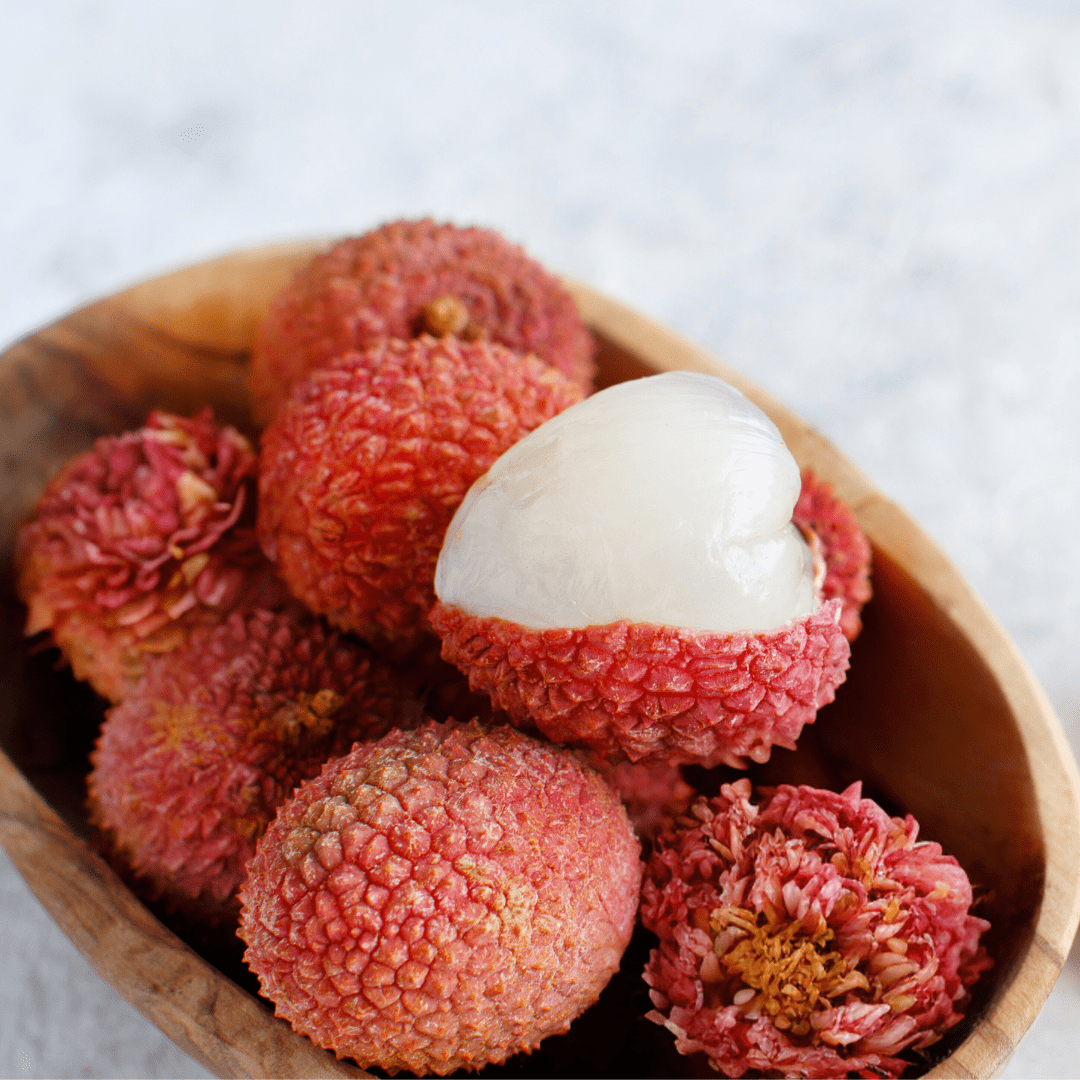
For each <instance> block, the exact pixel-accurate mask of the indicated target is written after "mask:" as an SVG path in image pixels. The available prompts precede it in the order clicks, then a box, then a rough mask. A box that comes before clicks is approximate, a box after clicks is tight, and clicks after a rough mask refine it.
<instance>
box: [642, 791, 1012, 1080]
mask: <svg viewBox="0 0 1080 1080" xmlns="http://www.w3.org/2000/svg"><path fill="white" fill-rule="evenodd" d="M752 795H753V792H752V789H751V786H750V782H749V780H746V779H743V780H739V781H737V782H736V783H734V784H730V785H725V786H724V787H723V788H721V791H720V794H719V795H717V796H716V797H715V798H713V799H705V798H699V799H698V800H697V802H695V803H694V805H693V806H692V807H691V810H690V813H688V814H686V815H685V816H684V817H683V818H681V819H680V820H679V821H678V823H677V824H676V825H675V826H674V827H673V828H672V829H670V830H668V831H665V832H664V833H663V834H661V836H660V837H658V838H657V840H656V844H655V847H654V850H653V855H652V858H651V859H650V861H649V864H648V867H647V870H646V874H645V880H644V883H643V886H642V903H641V916H642V921H643V923H644V924H645V927H646V928H647V929H649V930H651V931H652V932H653V933H655V934H656V935H657V937H658V938H659V939H660V943H659V947H658V948H656V949H654V950H653V952H652V955H651V957H650V959H649V963H648V965H647V967H646V969H645V981H646V982H647V983H648V984H649V986H650V987H652V990H651V995H650V996H651V997H652V1001H653V1004H654V1005H655V1007H656V1009H655V1011H654V1012H652V1013H650V1014H649V1019H651V1020H654V1021H655V1022H656V1023H658V1024H663V1026H664V1027H666V1028H667V1029H668V1030H669V1031H670V1032H672V1033H673V1034H674V1035H675V1037H676V1045H677V1047H678V1049H679V1050H680V1052H681V1053H684V1054H693V1053H696V1052H704V1053H705V1054H707V1055H708V1057H709V1060H710V1063H711V1065H712V1067H713V1068H714V1069H715V1070H717V1071H719V1072H721V1073H723V1074H724V1075H725V1076H731V1077H737V1076H745V1075H746V1074H747V1072H750V1071H753V1072H758V1073H760V1074H762V1075H767V1076H802V1077H831V1076H851V1075H858V1076H894V1077H895V1076H900V1075H901V1074H902V1073H903V1072H904V1070H905V1069H906V1068H907V1067H908V1065H909V1064H910V1063H909V1062H908V1061H905V1060H904V1059H903V1058H901V1057H900V1056H899V1055H900V1054H901V1053H902V1052H903V1051H904V1050H906V1049H908V1048H912V1049H922V1048H924V1047H927V1046H930V1045H931V1044H933V1043H935V1042H937V1040H938V1039H940V1037H941V1035H942V1033H943V1032H945V1031H947V1030H948V1029H949V1028H951V1027H953V1026H954V1025H955V1024H957V1023H958V1022H959V1021H960V1020H961V1018H962V1016H963V1012H964V1009H965V1007H966V1005H967V1002H968V1000H969V996H970V995H969V991H970V988H971V986H972V985H973V984H974V983H975V981H976V980H977V979H978V977H979V975H980V974H981V973H982V972H983V971H985V970H986V969H987V968H988V967H990V966H991V961H990V959H989V957H988V956H987V953H986V949H985V948H983V947H982V946H981V945H980V943H979V938H980V936H981V935H982V934H983V933H984V932H985V931H986V930H987V929H988V928H989V925H990V924H989V923H988V922H986V920H985V919H980V918H978V917H977V916H974V915H972V914H971V906H972V888H971V883H970V881H969V880H968V876H967V874H966V873H965V872H964V870H963V868H962V867H961V866H960V865H959V863H958V862H957V861H956V859H954V858H953V857H952V856H950V855H945V854H943V853H942V850H941V847H940V846H939V845H938V844H935V843H928V842H924V841H918V839H917V837H918V833H919V825H918V822H916V820H915V819H914V818H913V817H912V816H911V815H910V814H909V815H908V816H907V817H905V818H893V817H890V816H889V815H888V814H886V813H885V811H884V810H882V809H881V807H880V806H878V805H877V803H875V802H873V801H872V800H870V799H864V798H862V789H861V785H860V784H858V783H855V784H852V785H851V786H850V787H849V788H848V789H847V790H846V791H844V792H843V793H842V794H836V793H834V792H831V791H824V790H821V789H819V788H813V787H807V786H799V787H793V786H789V785H784V786H782V787H779V788H777V789H775V790H774V791H768V792H763V793H762V794H761V797H760V799H759V800H758V801H756V803H755V802H752V801H751V798H752Z"/></svg>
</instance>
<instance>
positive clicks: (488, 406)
mask: <svg viewBox="0 0 1080 1080" xmlns="http://www.w3.org/2000/svg"><path fill="white" fill-rule="evenodd" d="M580 398H581V392H580V390H578V389H577V387H575V386H574V385H573V384H572V383H570V382H569V381H568V380H567V379H566V377H565V376H563V375H562V374H561V373H560V372H559V371H557V370H555V369H554V368H552V367H550V366H549V365H547V364H544V363H542V362H541V361H539V360H537V359H536V358H535V357H532V356H517V355H515V354H513V353H511V352H510V351H509V350H508V349H506V348H504V347H503V346H501V345H496V344H493V343H491V342H485V341H475V342H465V341H460V340H458V339H456V338H444V339H442V340H436V339H435V338H432V337H426V336H425V337H421V338H418V339H416V340H415V341H397V340H386V341H383V342H381V343H380V344H378V345H375V346H373V347H372V348H371V349H369V350H368V351H367V352H366V353H351V354H348V355H346V356H345V357H342V358H339V359H338V360H336V361H334V363H333V364H332V365H331V366H329V367H326V368H321V369H319V370H318V371H314V372H312V374H311V376H310V377H309V378H308V379H307V380H306V381H304V382H303V383H300V384H298V385H297V386H296V387H295V389H294V392H293V394H292V395H291V396H290V398H289V400H288V401H287V402H286V404H285V405H284V406H283V407H282V408H281V410H280V411H279V413H278V415H277V417H276V418H275V420H274V422H273V423H272V424H271V425H270V427H269V428H267V430H266V432H265V433H264V436H263V442H262V461H261V473H260V505H259V536H260V539H261V541H262V544H263V548H264V550H265V551H266V553H267V555H268V556H269V557H270V558H271V559H272V560H273V561H274V562H275V563H276V564H277V567H278V570H279V572H280V573H281V576H282V577H283V578H284V580H285V581H286V583H287V584H288V586H289V588H290V589H291V590H292V591H293V593H294V594H295V595H296V596H297V597H298V598H299V599H301V600H303V601H304V603H305V604H307V606H308V607H310V608H311V609H312V610H313V611H315V612H318V613H320V614H323V615H325V616H326V617H327V619H329V621H330V622H331V623H333V624H334V625H336V626H339V627H341V628H342V629H345V630H353V631H355V632H356V633H358V634H360V635H361V636H362V637H364V638H366V639H368V640H372V641H378V642H380V643H382V642H390V643H395V644H397V645H400V646H408V645H410V644H414V643H416V642H417V641H418V640H419V639H420V637H421V636H422V635H423V634H424V633H425V632H428V626H427V621H426V616H427V612H428V609H429V608H430V607H431V605H432V603H433V602H434V600H435V594H434V591H433V589H432V580H433V579H434V576H435V563H436V561H437V559H438V556H439V549H440V547H441V546H442V541H443V535H444V533H445V532H446V527H447V525H448V524H449V523H450V519H451V517H452V516H453V513H454V511H455V510H456V509H457V507H458V504H459V503H460V502H461V500H462V499H463V498H464V497H465V493H466V491H468V489H469V486H470V485H471V484H472V482H473V481H474V480H475V479H476V478H477V477H478V476H480V475H481V474H482V473H483V472H484V471H485V470H486V469H487V468H488V467H489V466H490V465H491V464H492V463H493V462H494V461H495V459H496V458H497V457H498V456H499V455H500V454H501V453H502V452H503V451H504V450H506V449H507V448H508V447H510V446H512V445H513V444H514V443H515V442H517V440H518V439H520V438H521V437H522V436H523V435H525V434H526V433H527V432H529V431H531V430H532V429H533V428H535V427H536V426H537V425H538V424H540V423H542V422H543V421H544V420H547V419H549V418H550V417H552V416H554V415H555V414H556V413H557V412H559V411H560V410H561V409H563V408H565V407H566V406H568V405H570V404H572V403H574V402H575V401H578V400H580Z"/></svg>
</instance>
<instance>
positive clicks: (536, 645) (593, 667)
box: [431, 600, 849, 768]
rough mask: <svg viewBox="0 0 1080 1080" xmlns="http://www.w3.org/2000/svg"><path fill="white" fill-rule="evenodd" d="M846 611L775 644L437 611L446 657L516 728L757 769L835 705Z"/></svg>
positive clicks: (655, 759)
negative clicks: (535, 624)
mask: <svg viewBox="0 0 1080 1080" xmlns="http://www.w3.org/2000/svg"><path fill="white" fill-rule="evenodd" d="M839 615H840V601H839V600H830V601H827V602H826V603H824V604H822V605H821V607H820V608H819V609H818V611H816V612H815V613H814V614H812V615H808V616H806V617H805V618H803V619H800V620H797V621H794V622H792V623H790V624H787V625H785V626H782V627H781V628H780V629H779V630H776V631H775V632H773V633H745V634H708V633H702V632H700V631H696V630H686V629H680V628H678V627H672V626H655V625H650V624H648V623H627V622H622V623H613V624H609V625H607V626H591V627H585V628H583V629H573V630H571V629H566V630H533V629H530V628H528V627H523V626H520V625H518V624H517V623H511V622H508V621H506V620H504V619H494V618H480V617H476V616H470V615H468V614H466V613H465V612H463V611H461V610H460V609H458V608H454V607H447V606H445V605H443V604H436V605H435V608H434V609H433V611H432V613H431V622H432V625H433V626H434V627H435V629H436V630H437V631H438V632H439V634H440V635H441V636H442V639H443V656H444V658H445V659H447V660H449V661H450V662H451V663H453V664H455V665H456V666H457V667H458V668H460V669H461V670H462V671H465V672H467V673H468V676H469V685H470V686H471V687H472V689H473V690H474V691H483V692H486V693H487V694H489V695H490V697H491V700H492V703H493V704H494V705H495V707H496V708H498V709H501V710H502V711H503V712H505V713H506V714H507V716H508V717H509V718H510V720H511V722H512V723H515V724H531V723H535V724H536V726H537V727H538V728H539V729H540V730H541V731H542V732H543V733H544V734H545V735H546V736H547V737H548V738H549V739H554V740H555V741H556V742H565V743H569V744H572V745H579V746H585V747H588V748H589V749H590V750H593V751H595V752H596V753H597V754H599V755H600V756H601V757H603V758H606V759H608V760H611V761H620V760H627V761H631V762H637V763H642V764H646V765H663V764H673V763H677V762H682V763H686V764H698V765H704V766H706V767H712V766H714V765H718V764H726V765H730V766H732V767H734V768H745V767H746V759H747V758H749V759H751V760H752V761H758V762H763V761H768V759H769V757H770V755H771V753H772V748H773V747H774V746H782V747H785V748H787V749H789V750H792V749H794V748H795V741H796V739H798V737H799V734H800V732H801V731H802V729H803V727H804V726H805V725H806V724H808V723H813V721H814V719H815V718H816V716H817V712H818V710H819V709H820V708H821V707H822V706H823V705H826V704H828V703H829V702H830V701H832V700H834V698H835V696H836V687H837V686H838V685H839V684H840V683H841V682H843V680H844V678H845V675H846V672H847V668H848V657H849V647H848V642H847V639H846V638H845V637H844V633H843V630H842V629H841V628H840V624H839V621H838V620H839Z"/></svg>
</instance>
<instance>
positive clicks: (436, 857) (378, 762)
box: [239, 723, 641, 1075]
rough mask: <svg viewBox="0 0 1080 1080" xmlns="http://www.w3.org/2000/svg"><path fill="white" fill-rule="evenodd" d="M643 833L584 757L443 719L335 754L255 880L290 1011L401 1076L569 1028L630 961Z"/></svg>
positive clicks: (269, 981)
mask: <svg viewBox="0 0 1080 1080" xmlns="http://www.w3.org/2000/svg"><path fill="white" fill-rule="evenodd" d="M640 876H641V866H640V862H639V847H638V843H637V841H636V840H635V838H634V835H633V832H632V830H631V829H630V825H629V823H628V822H627V819H626V814H625V812H624V810H623V808H622V806H621V805H620V804H619V801H618V799H617V798H616V797H615V795H614V794H613V793H612V792H611V791H610V789H609V788H608V787H607V785H606V784H605V783H604V782H603V780H601V778H600V777H599V776H598V775H597V774H596V773H595V772H594V771H593V770H591V769H589V768H587V767H586V766H584V765H583V764H582V763H581V762H580V761H579V760H578V759H577V758H576V757H575V756H574V755H573V754H571V753H569V752H567V751H565V750H561V749H559V748H558V747H554V746H552V745H551V744H550V743H542V742H539V741H537V740H534V739H531V738H529V737H527V736H525V735H523V734H521V733H520V732H518V731H515V730H514V729H512V728H509V727H501V728H495V729H491V730H487V729H485V728H484V727H482V726H480V725H477V724H475V723H471V724H468V725H460V724H453V723H448V724H443V725H440V724H429V725H426V726H424V727H423V728H420V729H418V730H415V731H410V732H400V731H395V732H391V733H389V734H388V735H387V736H385V737H384V738H383V739H381V740H380V741H379V742H377V743H374V744H366V745H360V746H357V747H356V748H354V750H353V751H352V753H350V754H349V755H348V756H347V757H345V758H342V759H341V760H338V761H334V762H332V763H330V764H329V765H327V766H326V768H325V769H324V770H323V772H322V775H321V776H320V777H319V778H318V779H317V780H313V781H311V782H309V783H307V784H305V785H304V786H303V787H302V788H301V790H300V791H299V792H298V794H297V796H296V797H295V798H294V799H293V800H291V801H290V802H289V803H287V804H286V805H285V806H284V807H283V808H282V809H281V811H280V812H279V814H278V816H277V818H276V819H275V821H274V823H273V824H272V825H271V826H270V828H269V829H268V830H267V832H266V835H265V836H264V837H263V839H262V840H261V841H260V843H259V846H258V850H257V852H256V854H255V858H254V859H253V860H252V862H251V867H250V874H249V877H248V880H247V882H246V883H245V884H244V885H243V886H242V888H241V890H240V898H241V901H242V903H243V910H242V912H241V917H240V931H239V933H240V936H241V937H242V938H243V939H244V940H245V941H246V942H247V945H248V949H247V952H246V954H245V960H246V961H247V963H248V965H249V966H250V967H251V968H252V970H253V971H254V972H255V973H256V974H257V975H258V977H259V982H260V984H261V987H262V992H263V994H264V995H266V996H267V997H268V998H269V999H270V1000H271V1001H273V1002H274V1004H275V1006H276V1012H277V1015H278V1016H281V1017H283V1018H285V1019H286V1020H288V1021H289V1023H290V1024H291V1025H292V1026H293V1028H294V1029H295V1030H296V1031H299V1032H301V1033H302V1034H304V1035H307V1036H308V1037H309V1038H310V1039H311V1040H312V1041H313V1042H315V1043H316V1044H317V1045H319V1046H322V1047H326V1048H328V1049H331V1050H334V1051H335V1052H336V1053H337V1055H338V1056H339V1057H351V1058H355V1059H356V1060H357V1061H358V1062H359V1063H360V1064H361V1065H363V1066H372V1065H375V1066H378V1067H380V1068H383V1069H386V1070H387V1071H388V1072H390V1073H391V1075H393V1074H394V1073H395V1072H397V1071H398V1070H399V1069H409V1070H411V1071H413V1072H414V1073H417V1074H420V1075H424V1074H427V1073H437V1074H439V1075H445V1074H446V1073H449V1072H453V1071H454V1070H455V1069H459V1068H466V1069H479V1068H481V1067H483V1066H484V1065H486V1064H488V1063H499V1062H502V1061H504V1060H505V1059H506V1058H507V1057H509V1056H510V1055H511V1054H515V1053H517V1052H519V1051H522V1050H524V1051H529V1050H531V1049H533V1048H535V1047H536V1046H537V1045H539V1043H540V1042H541V1040H542V1039H544V1038H546V1037H547V1036H548V1035H552V1034H555V1033H556V1032H561V1031H565V1030H566V1029H567V1028H568V1027H569V1025H570V1022H571V1021H572V1020H573V1019H574V1018H575V1017H576V1016H578V1015H579V1014H580V1013H581V1012H582V1011H583V1010H585V1009H586V1008H588V1007H589V1006H590V1005H591V1004H592V1003H593V1002H594V1001H595V1000H596V998H597V997H598V995H599V994H600V991H601V990H602V989H603V988H604V986H605V985H606V984H607V982H608V980H609V979H610V977H611V976H612V974H613V973H614V972H615V971H616V970H617V968H618V966H619V960H620V957H621V956H622V953H623V950H624V949H625V947H626V945H627V943H628V942H629V940H630V935H631V932H632V930H633V926H634V919H635V915H636V912H637V904H638V890H639V887H640Z"/></svg>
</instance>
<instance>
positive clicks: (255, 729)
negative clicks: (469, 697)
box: [89, 607, 421, 916]
mask: <svg viewBox="0 0 1080 1080" xmlns="http://www.w3.org/2000/svg"><path fill="white" fill-rule="evenodd" d="M420 719H421V710H420V706H419V705H418V704H417V703H416V702H415V701H414V700H413V699H412V698H411V697H410V696H409V695H408V693H407V692H405V691H404V690H403V689H402V687H401V685H400V682H399V680H398V679H397V677H396V676H395V675H394V674H393V673H392V672H391V671H390V669H389V668H388V667H387V666H386V665H385V664H383V663H382V662H381V661H379V660H378V659H376V658H375V657H374V655H373V654H372V653H371V652H370V651H369V650H368V649H366V648H365V647H363V646H362V645H360V644H359V643H357V642H353V641H350V640H348V639H347V638H345V637H343V636H342V635H341V634H339V633H337V632H336V631H330V630H328V629H326V628H325V627H324V626H323V624H322V623H321V622H320V621H319V620H318V619H316V618H314V617H313V616H311V615H308V614H306V613H304V612H301V611H300V610H299V608H298V607H293V608H289V609H286V610H285V611H282V612H278V613H271V612H268V611H249V612H246V613H243V614H241V613H239V612H237V613H234V614H232V615H230V616H229V617H228V619H227V620H226V621H225V622H224V623H223V624H221V625H219V626H216V627H214V628H212V629H206V628H201V629H199V630H198V631H196V632H195V633H194V634H193V636H192V639H191V641H190V642H188V643H187V644H186V645H185V646H184V647H183V648H182V649H178V650H177V651H176V652H174V653H172V654H171V655H170V656H168V657H163V658H161V659H159V660H158V661H156V662H155V663H154V664H152V665H151V667H150V669H149V671H148V672H147V673H146V675H145V677H144V678H143V679H142V681H141V682H140V683H139V684H138V685H137V686H136V688H135V689H134V690H133V691H132V692H131V693H130V694H129V695H128V696H127V698H126V699H125V700H124V702H123V703H122V704H121V705H119V706H117V707H116V708H114V709H112V710H111V711H110V712H109V714H108V717H107V718H106V720H105V723H104V725H103V727H102V730H101V735H100V738H99V739H98V743H97V746H96V749H95V750H94V752H93V755H92V758H91V760H92V764H93V771H92V772H91V774H90V778H89V807H90V820H91V823H92V824H93V825H95V826H96V827H97V828H98V829H99V830H101V832H102V833H103V834H104V836H105V837H106V839H107V842H108V845H109V850H110V853H111V854H112V855H113V856H114V858H115V859H116V860H117V861H118V863H119V864H120V866H121V867H122V868H123V869H125V870H127V871H128V872H130V873H131V874H132V875H134V876H135V878H137V879H138V881H139V883H140V885H141V887H142V888H143V890H144V891H147V892H149V893H151V894H152V895H154V896H163V897H165V898H166V899H168V900H171V901H173V902H174V904H176V905H179V906H184V907H188V908H191V909H192V910H195V911H198V912H201V913H203V914H205V915H209V916H213V915H215V914H222V913H227V912H229V911H235V906H236V905H235V900H234V899H232V898H233V894H234V893H235V890H236V888H237V886H238V885H239V884H240V882H241V881H242V880H243V878H244V874H245V866H246V864H247V862H248V860H249V859H250V858H251V855H252V854H253V852H254V850H255V841H256V840H257V839H258V837H259V836H260V835H262V832H263V831H264V829H265V828H266V826H267V824H268V823H269V821H270V819H271V818H272V817H273V815H274V812H275V810H276V809H277V807H278V806H279V805H280V804H281V803H282V802H284V801H285V799H286V798H287V797H288V796H289V795H291V794H292V792H293V790H294V788H296V787H297V785H299V784H300V782H301V781H302V780H306V779H309V778H311V777H313V776H316V775H318V772H319V769H320V768H321V767H322V765H323V764H324V763H325V762H326V761H327V760H329V759H330V758H331V757H335V756H339V755H341V754H343V753H345V752H346V751H347V750H348V749H350V747H351V746H352V745H353V743H354V742H356V741H357V740H362V739H373V738H376V737H378V736H379V735H382V734H383V733H384V732H385V731H386V730H387V728H389V727H390V726H391V724H406V725H407V724H410V723H413V724H415V723H417V722H419V721H420Z"/></svg>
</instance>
